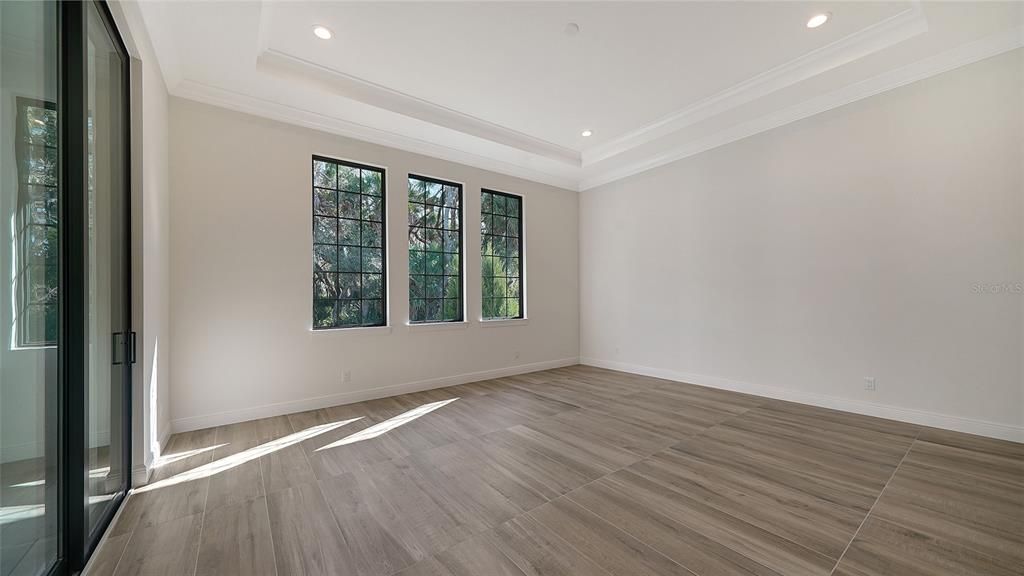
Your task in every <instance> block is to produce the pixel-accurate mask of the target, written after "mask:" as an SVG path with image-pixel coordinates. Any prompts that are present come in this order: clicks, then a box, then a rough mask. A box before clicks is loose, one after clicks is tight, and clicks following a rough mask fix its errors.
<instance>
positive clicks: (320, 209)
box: [313, 156, 387, 329]
mask: <svg viewBox="0 0 1024 576" xmlns="http://www.w3.org/2000/svg"><path fill="white" fill-rule="evenodd" d="M385 196H386V193H385V179H384V170H382V169H380V168H373V167H371V166H362V165H360V164H353V163H351V162H341V161H339V160H332V159H330V158H322V157H319V156H314V157H313V328H314V329H324V328H352V327H357V326H384V325H385V324H387V314H386V310H387V306H386V303H387V278H386V273H387V251H386V248H387V239H386V238H385V227H384V215H385V201H384V198H385Z"/></svg>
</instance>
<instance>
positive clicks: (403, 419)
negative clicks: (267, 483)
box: [316, 398, 458, 452]
mask: <svg viewBox="0 0 1024 576" xmlns="http://www.w3.org/2000/svg"><path fill="white" fill-rule="evenodd" d="M456 400H458V398H451V399H449V400H441V401H440V402H431V403H430V404H424V405H422V406H419V407H417V408H413V409H412V410H409V411H408V412H403V413H402V414H399V415H398V416H395V417H394V418H389V419H387V420H385V421H383V422H381V423H380V424H374V425H373V426H370V427H369V428H366V429H364V430H360V431H359V432H356V433H355V434H351V435H349V436H346V437H344V438H342V439H341V440H338V441H337V442H331V443H330V444H328V445H326V446H321V447H320V448H317V449H316V451H317V452H319V451H321V450H327V449H330V448H337V447H338V446H345V445H346V444H354V443H356V442H361V441H363V440H370V439H373V438H376V437H378V436H380V435H381V434H386V433H388V432H389V431H391V430H394V429H395V428H398V427H399V426H401V425H403V424H406V423H408V422H411V421H413V420H415V419H417V418H419V417H420V416H424V415H426V414H429V413H431V412H433V411H434V410H437V409H438V408H441V407H442V406H446V405H448V404H451V403H452V402H455V401H456Z"/></svg>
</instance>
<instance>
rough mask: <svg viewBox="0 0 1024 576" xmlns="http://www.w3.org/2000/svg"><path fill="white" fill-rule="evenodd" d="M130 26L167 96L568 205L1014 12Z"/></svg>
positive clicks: (368, 18) (335, 19) (480, 9)
mask: <svg viewBox="0 0 1024 576" xmlns="http://www.w3.org/2000/svg"><path fill="white" fill-rule="evenodd" d="M137 9H138V10H139V12H140V15H141V17H142V20H143V21H144V22H145V25H146V27H147V30H148V32H149V36H150V40H151V42H152V44H153V47H154V50H155V52H156V54H157V57H158V59H159V63H160V68H161V70H162V72H163V74H164V80H165V82H166V84H167V87H168V90H169V91H170V92H171V94H173V95H176V96H180V97H183V98H189V99H193V100H198V101H202V102H207V103H210V104H214V105H219V106H224V107H228V108H232V109H236V110H241V111H244V112H249V113H252V114H257V115H260V116H265V117H269V118H273V119H276V120H281V121H284V122H289V123H293V124H297V125H301V126H307V127H312V128H316V129H319V130H324V131H328V132H333V133H337V134H340V135H344V136H348V137H353V138H357V139H361V140H365V141H369V142H374V143H378V144H384V145H387V146H393V147H396V148H401V149H405V150H409V151H412V152H417V153H422V154H427V155H431V156H436V157H440V158H444V159H447V160H452V161H456V162H462V163H466V164H471V165H474V166H478V167H481V168H485V169H490V170H494V171H497V172H502V173H506V174H511V175H514V176H519V177H523V178H526V179H529V180H534V181H539V182H544V183H549V184H553V185H557V186H562V187H566V188H571V189H576V190H586V189H588V188H592V187H595V186H599V185H602V184H604V183H607V182H611V181H614V180H617V179H619V178H623V177H626V176H629V175H632V174H636V173H638V172H641V171H644V170H648V169H651V168H654V167H657V166H659V165H662V164H665V163H668V162H672V161H675V160H678V159H681V158H685V157H687V156H690V155H693V154H698V153H700V152H703V151H705V150H708V149H711V148H714V147H716V146H721V145H723V144H727V143H729V142H732V141H735V140H738V139H741V138H744V137H747V136H750V135H753V134H756V133H758V132H761V131H764V130H768V129H771V128H774V127H776V126H780V125H783V124H785V123H788V122H793V121H796V120H800V119H802V118H805V117H808V116H811V115H813V114H817V113H819V112H822V111H825V110H828V109H830V108H834V107H837V106H841V105H844V104H847V103H849V102H852V101H855V100H857V99H860V98H864V97H868V96H871V95H873V94H877V93H880V92H883V91H885V90H889V89H892V88H896V87H899V86H902V85H904V84H906V83H908V82H912V81H915V80H918V79H921V78H924V77H927V76H930V75H934V74H937V73H941V72H944V71H946V70H950V69H953V68H956V67H958V66H963V65H965V64H969V63H971V62H974V61H977V60H981V59H983V58H987V57H990V56H994V55H996V54H999V53H1001V52H1005V51H1008V50H1013V49H1016V48H1020V47H1021V46H1022V45H1024V3H1020V2H1007V3H999V2H962V3H961V2H941V3H939V2H936V3H930V2H916V1H892V2H806V1H794V2H788V1H786V2H770V1H762V2H728V1H721V2H474V3H469V2H410V3H405V2H294V1H288V2H284V1H282V2H270V1H265V2H247V1H232V2H181V1H168V2H161V1H147V2H140V3H139V4H138V5H137ZM812 24H816V25H815V26H812Z"/></svg>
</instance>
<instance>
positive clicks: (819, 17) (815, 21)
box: [807, 12, 832, 28]
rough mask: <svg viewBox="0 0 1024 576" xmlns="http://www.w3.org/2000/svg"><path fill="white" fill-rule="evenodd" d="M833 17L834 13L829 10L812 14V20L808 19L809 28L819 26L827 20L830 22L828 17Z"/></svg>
mask: <svg viewBox="0 0 1024 576" xmlns="http://www.w3.org/2000/svg"><path fill="white" fill-rule="evenodd" d="M831 17H832V14H830V13H828V12H825V13H823V14H815V15H814V16H811V19H810V20H808V21H807V27H808V28H817V27H818V26H821V25H822V24H824V23H825V22H828V19H829V18H831Z"/></svg>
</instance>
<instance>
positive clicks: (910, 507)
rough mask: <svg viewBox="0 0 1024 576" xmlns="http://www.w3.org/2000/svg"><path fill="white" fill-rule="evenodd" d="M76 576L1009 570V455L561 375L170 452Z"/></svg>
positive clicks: (960, 442)
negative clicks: (88, 566)
mask: <svg viewBox="0 0 1024 576" xmlns="http://www.w3.org/2000/svg"><path fill="white" fill-rule="evenodd" d="M167 454H168V455H167V456H165V458H166V462H165V464H164V465H163V466H161V467H160V468H159V469H158V471H157V473H156V474H155V477H154V479H153V482H151V484H150V485H149V486H147V487H145V488H143V489H141V490H139V491H137V492H136V493H134V494H133V495H132V496H131V497H130V498H129V500H128V501H127V503H126V504H125V505H124V509H123V510H122V512H121V514H120V517H119V519H118V521H117V522H116V524H115V525H114V526H112V527H111V529H110V531H109V535H108V538H107V540H106V541H105V543H104V544H103V546H102V548H101V549H100V551H99V552H98V553H97V556H96V558H95V559H94V562H93V565H92V566H91V569H90V572H89V574H91V575H93V576H107V575H111V574H113V575H116V576H127V575H136V574H140V575H145V574H160V575H170V574H184V575H192V574H199V575H232V574H238V575H264V574H266V575H274V574H276V575H280V576H286V575H289V576H290V575H300V574H301V575H307V574H308V575H320V574H323V575H353V576H390V575H398V576H428V575H429V576H491V575H494V576H556V575H579V576H610V575H614V576H646V575H651V576H654V575H685V576H692V575H694V574H696V575H700V576H705V575H720V574H729V575H732V574H744V575H765V576H767V575H778V576H793V575H804V574H806V575H821V576H829V575H833V574H834V575H836V576H839V575H842V576H874V575H880V574H885V575H895V576H913V575H925V574H927V575H942V574H956V575H983V574H992V575H1003V574H1006V575H1010V574H1016V575H1021V574H1024V445H1022V444H1014V443H1010V442H1002V441H997V440H990V439H985V438H978V437H974V436H968V435H964V434H957V433H952V432H945V431H938V430H932V429H925V428H921V427H919V426H914V425H909V424H903V423H899V422H892V421H887V420H880V419H876V418H869V417H864V416H858V415H853V414H848V413H843V412H836V411H832V410H826V409H822V408H814V407H809V406H802V405H797V404H791V403H786V402H781V401H776V400H769V399H765V398H757V397H753V396H746V395H742V394H736V393H732V392H725V391H720V390H714V389H709V388H702V387H698V386H691V385H687V384H680V383H676V382H668V381H664V380H658V379H654V378H646V377H642V376H635V375H631V374H624V373H620V372H612V371H608V370H600V369H596V368H590V367H584V366H573V367H569V368H560V369H556V370H549V371H545V372H537V373H532V374H527V375H523V376H516V377H509V378H500V379H496V380H490V381H486V382H478V383H474V384H466V385H462V386H455V387H451V388H444V389H439V390H432V391H428V392H421V393H416V394H407V395H403V396H397V397H393V398H385V399H381V400H374V401H370V402H363V403H360V404H352V405H346V406H337V407H333V408H327V409H324V410H315V411H311V412H303V413H299V414H292V415H289V416H281V417H277V418H268V419H265V420H258V421H253V422H246V423H243V424H235V425H231V426H222V427H220V428H216V429H211V430H200V431H197V432H190V433H186V434H179V435H176V436H174V437H173V438H172V439H171V441H170V443H169V446H168V447H167Z"/></svg>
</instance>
